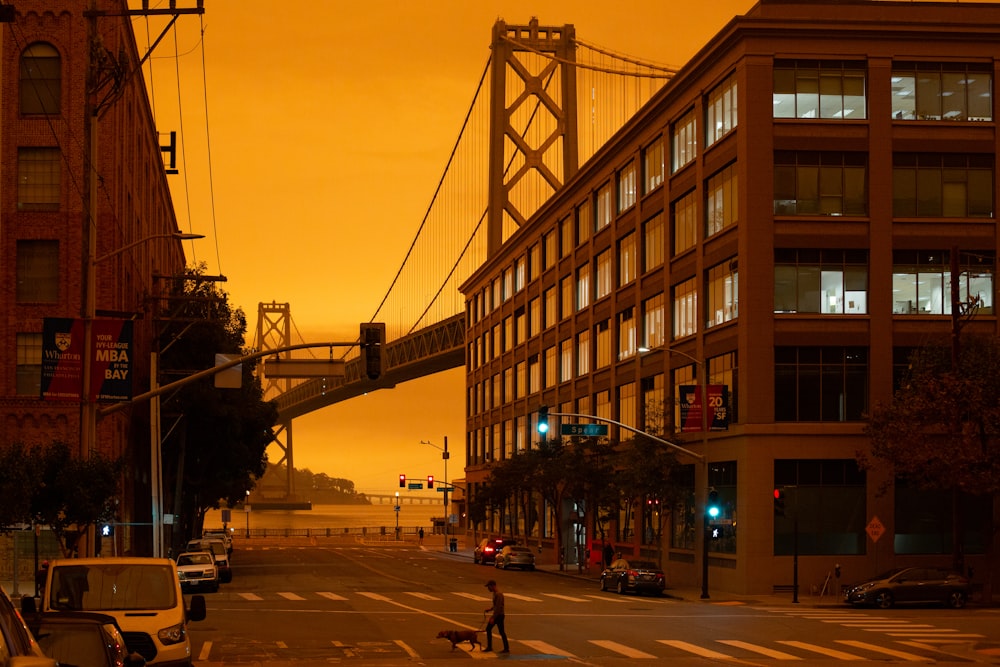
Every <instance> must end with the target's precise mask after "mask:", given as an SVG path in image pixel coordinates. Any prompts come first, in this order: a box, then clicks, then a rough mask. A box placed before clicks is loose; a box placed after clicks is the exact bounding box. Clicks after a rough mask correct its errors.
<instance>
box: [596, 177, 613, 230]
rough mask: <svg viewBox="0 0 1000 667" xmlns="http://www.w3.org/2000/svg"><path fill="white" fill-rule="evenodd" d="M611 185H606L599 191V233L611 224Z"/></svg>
mask: <svg viewBox="0 0 1000 667" xmlns="http://www.w3.org/2000/svg"><path fill="white" fill-rule="evenodd" d="M611 193H612V190H611V184H610V183H606V184H604V185H603V186H601V189H600V190H598V191H597V227H596V229H597V230H598V231H600V230H602V229H604V228H605V227H607V226H608V225H610V224H611V216H612V212H613V211H612V208H611V206H612V202H611V199H612V197H611Z"/></svg>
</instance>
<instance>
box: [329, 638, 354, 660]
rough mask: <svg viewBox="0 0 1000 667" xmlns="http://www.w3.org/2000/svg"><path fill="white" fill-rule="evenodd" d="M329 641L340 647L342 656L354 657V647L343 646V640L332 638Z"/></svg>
mask: <svg viewBox="0 0 1000 667" xmlns="http://www.w3.org/2000/svg"><path fill="white" fill-rule="evenodd" d="M330 643H331V644H333V645H334V647H335V648H339V649H341V650H342V651H343V652H344V657H345V658H353V657H355V656H356V655H357V654H356V653H355V652H354V649H352V648H349V647H347V646H344V642H341V641H337V640H334V641H332V642H330Z"/></svg>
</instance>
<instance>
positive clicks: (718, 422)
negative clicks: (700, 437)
mask: <svg viewBox="0 0 1000 667" xmlns="http://www.w3.org/2000/svg"><path fill="white" fill-rule="evenodd" d="M708 405H709V413H708V416H709V422H708V430H710V431H727V430H729V387H728V386H727V385H724V384H710V385H708ZM680 407H681V422H680V430H681V432H682V433H688V432H690V431H700V430H701V409H702V401H701V385H697V384H682V385H681V386H680Z"/></svg>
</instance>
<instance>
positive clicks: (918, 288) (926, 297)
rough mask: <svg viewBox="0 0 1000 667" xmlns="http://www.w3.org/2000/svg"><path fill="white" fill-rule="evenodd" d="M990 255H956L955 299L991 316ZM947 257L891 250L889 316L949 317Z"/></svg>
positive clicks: (938, 252) (946, 254)
mask: <svg viewBox="0 0 1000 667" xmlns="http://www.w3.org/2000/svg"><path fill="white" fill-rule="evenodd" d="M995 263H996V257H995V256H994V253H993V252H991V251H985V252H975V253H960V255H959V269H958V270H959V275H958V279H959V284H958V299H959V302H960V303H970V302H972V301H973V300H975V303H976V304H977V306H978V311H977V312H978V313H980V314H983V315H992V314H993V274H994V271H995V269H994V266H995ZM951 305H952V304H951V253H950V252H949V251H948V250H893V252H892V312H893V314H894V315H950V314H951Z"/></svg>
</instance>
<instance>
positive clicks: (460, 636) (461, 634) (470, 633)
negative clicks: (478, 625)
mask: <svg viewBox="0 0 1000 667" xmlns="http://www.w3.org/2000/svg"><path fill="white" fill-rule="evenodd" d="M480 632H482V630H442V631H441V632H439V633H438V636H437V638H438V639H447V640H448V641H450V642H451V650H452V651H454V650H455V647H456V646H458V645H459V644H461V643H462V642H469V644H470V645H471V646H472V650H473V651H475V650H476V644H479V650H482V649H483V645H482V643H481V642H480V641H479V639H478V638H477V637H476V634H477V633H480Z"/></svg>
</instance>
